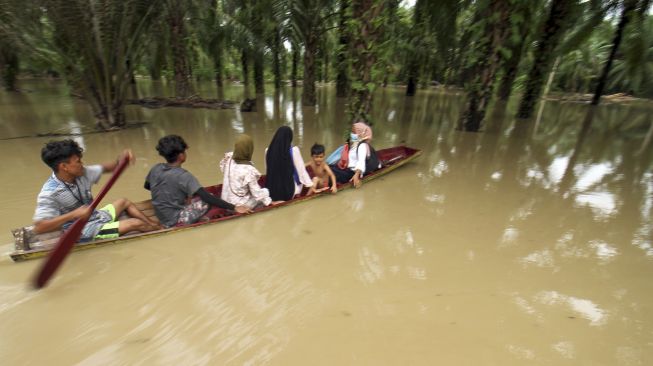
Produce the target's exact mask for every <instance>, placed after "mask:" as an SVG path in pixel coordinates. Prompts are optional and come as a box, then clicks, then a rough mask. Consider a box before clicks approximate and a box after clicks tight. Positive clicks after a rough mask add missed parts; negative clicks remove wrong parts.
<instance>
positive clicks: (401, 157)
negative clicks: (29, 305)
mask: <svg viewBox="0 0 653 366" xmlns="http://www.w3.org/2000/svg"><path fill="white" fill-rule="evenodd" d="M377 154H378V156H379V160H380V161H381V162H382V164H383V167H382V168H381V169H379V170H377V171H375V172H372V173H370V174H367V175H365V177H364V178H363V182H365V183H367V182H369V181H370V180H373V179H375V178H378V177H380V176H382V175H385V174H388V173H390V172H391V171H393V170H395V169H397V168H399V167H400V166H402V165H405V164H406V163H408V162H409V161H411V160H413V159H415V158H417V157H418V156H420V155H421V154H422V151H421V150H417V149H413V148H410V147H406V146H398V147H392V148H389V149H382V150H378V151H377ZM309 174H311V172H310V171H309ZM259 183H260V184H261V186H265V176H262V177H261V179H260V180H259ZM351 187H352V184H351V183H346V184H339V185H338V190H343V189H347V188H351ZM205 188H206V190H207V191H209V192H211V193H213V194H214V195H217V196H218V197H219V196H220V192H221V190H222V184H219V185H215V186H210V187H205ZM329 194H330V193H329V192H321V193H318V194H313V195H310V196H306V195H300V196H299V197H296V198H294V199H292V200H290V201H286V202H284V203H281V204H278V205H270V206H267V207H262V208H259V209H256V210H255V211H254V213H252V214H256V213H259V212H264V211H268V210H272V209H277V208H280V207H283V206H288V205H291V204H295V203H299V202H305V201H308V200H311V199H314V198H317V197H321V196H325V195H329ZM135 205H136V207H138V209H139V210H141V212H143V214H145V216H147V217H149V218H151V219H152V220H155V221H158V219H157V218H156V215H155V213H154V208H153V207H152V202H151V200H146V201H142V202H138V203H135ZM252 214H249V215H252ZM249 215H242V214H237V213H232V212H229V211H226V210H222V209H220V208H212V209H211V210H209V212H208V213H207V214H206V215H205V216H204V217H203V218H202V220H201V221H200V222H197V223H195V224H192V225H186V226H176V227H171V228H168V229H162V230H157V231H151V232H147V233H134V234H127V235H124V236H121V237H119V238H115V239H104V240H94V241H89V242H83V243H78V244H77V245H75V246H74V247H73V251H78V250H84V249H91V248H97V247H102V246H105V245H109V244H114V243H122V242H125V241H129V240H134V239H139V238H143V237H151V236H155V235H161V234H167V233H169V232H173V231H181V230H187V229H191V228H195V227H198V226H203V225H210V224H215V223H219V222H222V221H226V220H231V219H235V218H238V217H243V216H249ZM11 232H12V234H13V235H14V244H15V248H16V250H15V251H13V252H12V253H10V254H9V255H10V256H11V258H12V259H13V260H14V261H16V262H20V261H24V260H28V259H33V258H39V257H43V256H45V255H46V254H47V253H48V251H50V249H52V247H53V246H54V245H55V244H56V243H57V240H58V238H59V236H61V234H62V232H61V231H56V232H50V233H44V234H35V233H34V231H33V226H25V227H22V228H19V229H14V230H12V231H11Z"/></svg>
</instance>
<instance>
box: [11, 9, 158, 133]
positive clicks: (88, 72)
mask: <svg viewBox="0 0 653 366" xmlns="http://www.w3.org/2000/svg"><path fill="white" fill-rule="evenodd" d="M3 5H4V4H3ZM100 5H101V6H100ZM0 8H2V9H3V10H2V11H7V9H8V8H7V7H5V6H2V7H0ZM9 10H11V9H9ZM159 10H160V9H159V8H158V7H157V6H155V5H154V4H153V3H151V2H149V1H146V0H127V1H125V0H121V1H118V0H106V1H104V2H102V3H101V4H100V3H96V2H77V1H72V2H71V1H68V0H44V1H42V2H41V6H40V7H39V8H38V11H39V12H40V16H39V17H34V18H30V20H29V21H23V20H22V19H21V17H14V18H13V19H12V23H10V24H4V25H3V30H6V29H15V31H14V33H13V36H14V37H15V38H16V39H17V41H18V42H19V43H20V44H21V45H22V47H25V48H28V49H30V50H31V52H32V54H33V55H34V57H40V58H43V59H48V60H57V62H59V65H58V67H59V68H60V70H61V71H62V74H63V75H65V76H66V79H67V80H68V82H69V84H70V85H71V86H72V88H73V89H74V90H75V91H78V92H80V93H81V94H82V95H83V96H84V99H85V100H86V101H87V102H88V103H89V104H90V105H91V108H92V110H93V113H94V115H95V118H96V120H97V125H98V127H100V128H102V129H105V130H106V129H111V128H116V127H121V126H124V125H125V123H126V121H125V112H124V110H125V109H124V108H125V101H126V92H127V88H128V87H129V85H130V74H131V71H132V69H133V65H134V64H135V63H136V62H128V60H132V61H134V60H138V59H139V57H140V56H141V55H140V51H141V48H140V47H141V46H142V44H143V43H142V39H143V37H144V35H145V34H146V32H147V31H148V28H149V27H150V26H151V25H152V24H153V23H154V21H155V19H156V16H157V15H158V13H159ZM34 19H37V21H33V20H34Z"/></svg>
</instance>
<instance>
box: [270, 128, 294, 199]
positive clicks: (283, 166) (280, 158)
mask: <svg viewBox="0 0 653 366" xmlns="http://www.w3.org/2000/svg"><path fill="white" fill-rule="evenodd" d="M291 142H292V130H291V129H290V127H288V126H281V127H279V129H278V130H277V132H276V133H275V134H274V137H272V141H271V142H270V146H268V152H267V155H266V156H265V163H266V166H267V172H266V175H267V178H266V181H265V186H266V187H267V189H268V190H269V191H270V198H272V200H273V201H288V200H289V199H291V198H292V197H293V196H294V195H295V179H294V178H293V174H294V165H293V161H292V158H291V156H290V146H291V145H290V144H291Z"/></svg>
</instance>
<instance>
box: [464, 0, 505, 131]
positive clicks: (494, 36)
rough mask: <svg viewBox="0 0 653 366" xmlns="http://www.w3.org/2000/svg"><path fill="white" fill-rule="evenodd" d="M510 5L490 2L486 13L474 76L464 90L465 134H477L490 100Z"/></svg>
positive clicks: (496, 0) (500, 0)
mask: <svg viewBox="0 0 653 366" xmlns="http://www.w3.org/2000/svg"><path fill="white" fill-rule="evenodd" d="M509 5H510V4H509V3H508V2H507V1H505V0H490V2H489V4H488V5H487V8H486V9H485V11H484V13H485V15H484V16H483V19H485V22H486V25H485V32H484V34H483V35H482V36H481V38H480V39H479V40H478V42H477V45H476V47H477V52H478V55H477V58H476V62H475V64H476V72H475V75H474V77H473V79H472V80H471V82H470V83H469V85H468V86H467V89H468V91H467V101H466V108H465V111H464V112H463V115H462V118H461V123H462V127H463V129H464V130H465V131H478V130H479V129H480V128H481V123H482V122H483V119H484V118H485V112H486V110H487V107H488V105H489V103H490V98H491V97H492V89H493V84H494V79H495V76H496V73H497V70H499V67H500V65H501V54H500V48H501V46H502V45H503V43H504V42H505V40H506V37H507V36H508V33H509V31H510V21H509V16H510V6H509Z"/></svg>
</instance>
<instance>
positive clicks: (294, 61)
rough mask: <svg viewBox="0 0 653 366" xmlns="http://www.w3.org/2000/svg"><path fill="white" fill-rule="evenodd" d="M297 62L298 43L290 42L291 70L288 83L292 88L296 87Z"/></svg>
mask: <svg viewBox="0 0 653 366" xmlns="http://www.w3.org/2000/svg"><path fill="white" fill-rule="evenodd" d="M298 64H299V45H298V44H297V43H293V44H292V70H291V71H290V85H291V86H292V87H293V88H296V87H297V66H298Z"/></svg>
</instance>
